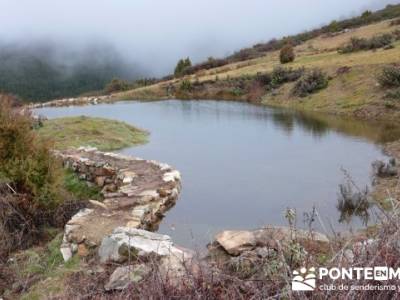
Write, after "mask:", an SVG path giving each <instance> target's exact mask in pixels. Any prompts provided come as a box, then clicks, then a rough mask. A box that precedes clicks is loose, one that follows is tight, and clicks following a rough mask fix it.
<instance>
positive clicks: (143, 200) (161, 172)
mask: <svg viewBox="0 0 400 300" xmlns="http://www.w3.org/2000/svg"><path fill="white" fill-rule="evenodd" d="M55 154H56V155H57V156H58V157H60V158H61V159H62V160H63V162H64V165H65V166H66V167H69V168H71V169H72V170H74V171H75V172H76V173H77V174H78V175H79V177H80V178H81V179H84V180H86V181H88V182H90V183H92V184H96V185H98V186H99V187H101V188H102V193H103V195H104V201H103V202H98V201H94V200H91V201H90V206H89V207H88V208H86V209H83V210H81V211H80V212H79V213H78V214H76V215H75V216H74V217H73V218H72V219H71V220H70V221H69V222H68V223H67V225H66V226H65V233H64V240H63V245H62V247H61V252H62V254H63V257H64V259H65V260H68V259H69V258H70V257H71V256H72V255H73V254H74V253H76V252H78V254H80V255H83V256H84V255H85V254H86V253H88V252H89V249H90V248H96V247H98V246H99V245H100V244H101V241H102V239H103V238H104V237H105V236H107V235H110V234H111V233H112V232H113V230H114V229H115V228H117V227H128V228H139V229H145V230H154V229H156V228H157V226H158V224H159V222H160V220H161V219H162V217H163V214H164V213H165V212H166V211H167V210H168V209H169V208H170V207H171V206H173V205H174V204H175V201H176V200H177V197H178V194H179V191H180V188H181V184H180V174H179V172H178V171H176V170H174V169H172V168H171V167H170V166H169V165H167V164H161V163H158V162H156V161H150V160H143V159H139V158H134V157H130V156H124V155H120V154H115V153H105V152H100V151H97V150H96V149H95V148H79V149H77V150H67V151H63V152H58V151H56V152H55Z"/></svg>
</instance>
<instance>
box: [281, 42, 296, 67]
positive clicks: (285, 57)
mask: <svg viewBox="0 0 400 300" xmlns="http://www.w3.org/2000/svg"><path fill="white" fill-rule="evenodd" d="M294 59H295V54H294V49H293V46H292V45H290V44H287V45H286V46H285V47H283V48H282V49H281V51H280V53H279V60H280V62H281V63H282V64H286V63H289V62H292V61H294Z"/></svg>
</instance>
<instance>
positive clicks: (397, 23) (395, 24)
mask: <svg viewBox="0 0 400 300" xmlns="http://www.w3.org/2000/svg"><path fill="white" fill-rule="evenodd" d="M397 25H400V19H395V20H393V21H391V22H390V26H397Z"/></svg>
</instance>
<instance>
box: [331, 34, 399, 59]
mask: <svg viewBox="0 0 400 300" xmlns="http://www.w3.org/2000/svg"><path fill="white" fill-rule="evenodd" d="M394 40H396V36H395V35H394V34H390V33H386V34H380V35H376V36H373V37H372V38H370V39H365V38H358V37H352V38H351V39H350V41H349V43H348V44H346V45H344V46H342V47H340V48H339V49H338V52H339V53H340V54H345V53H351V52H357V51H362V50H373V49H379V48H384V47H387V46H389V45H390V44H391V43H392V42H393V41H394Z"/></svg>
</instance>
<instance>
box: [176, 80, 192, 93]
mask: <svg viewBox="0 0 400 300" xmlns="http://www.w3.org/2000/svg"><path fill="white" fill-rule="evenodd" d="M179 90H180V91H182V92H190V91H191V90H192V83H191V82H190V80H188V79H185V80H182V82H181V84H180V86H179Z"/></svg>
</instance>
